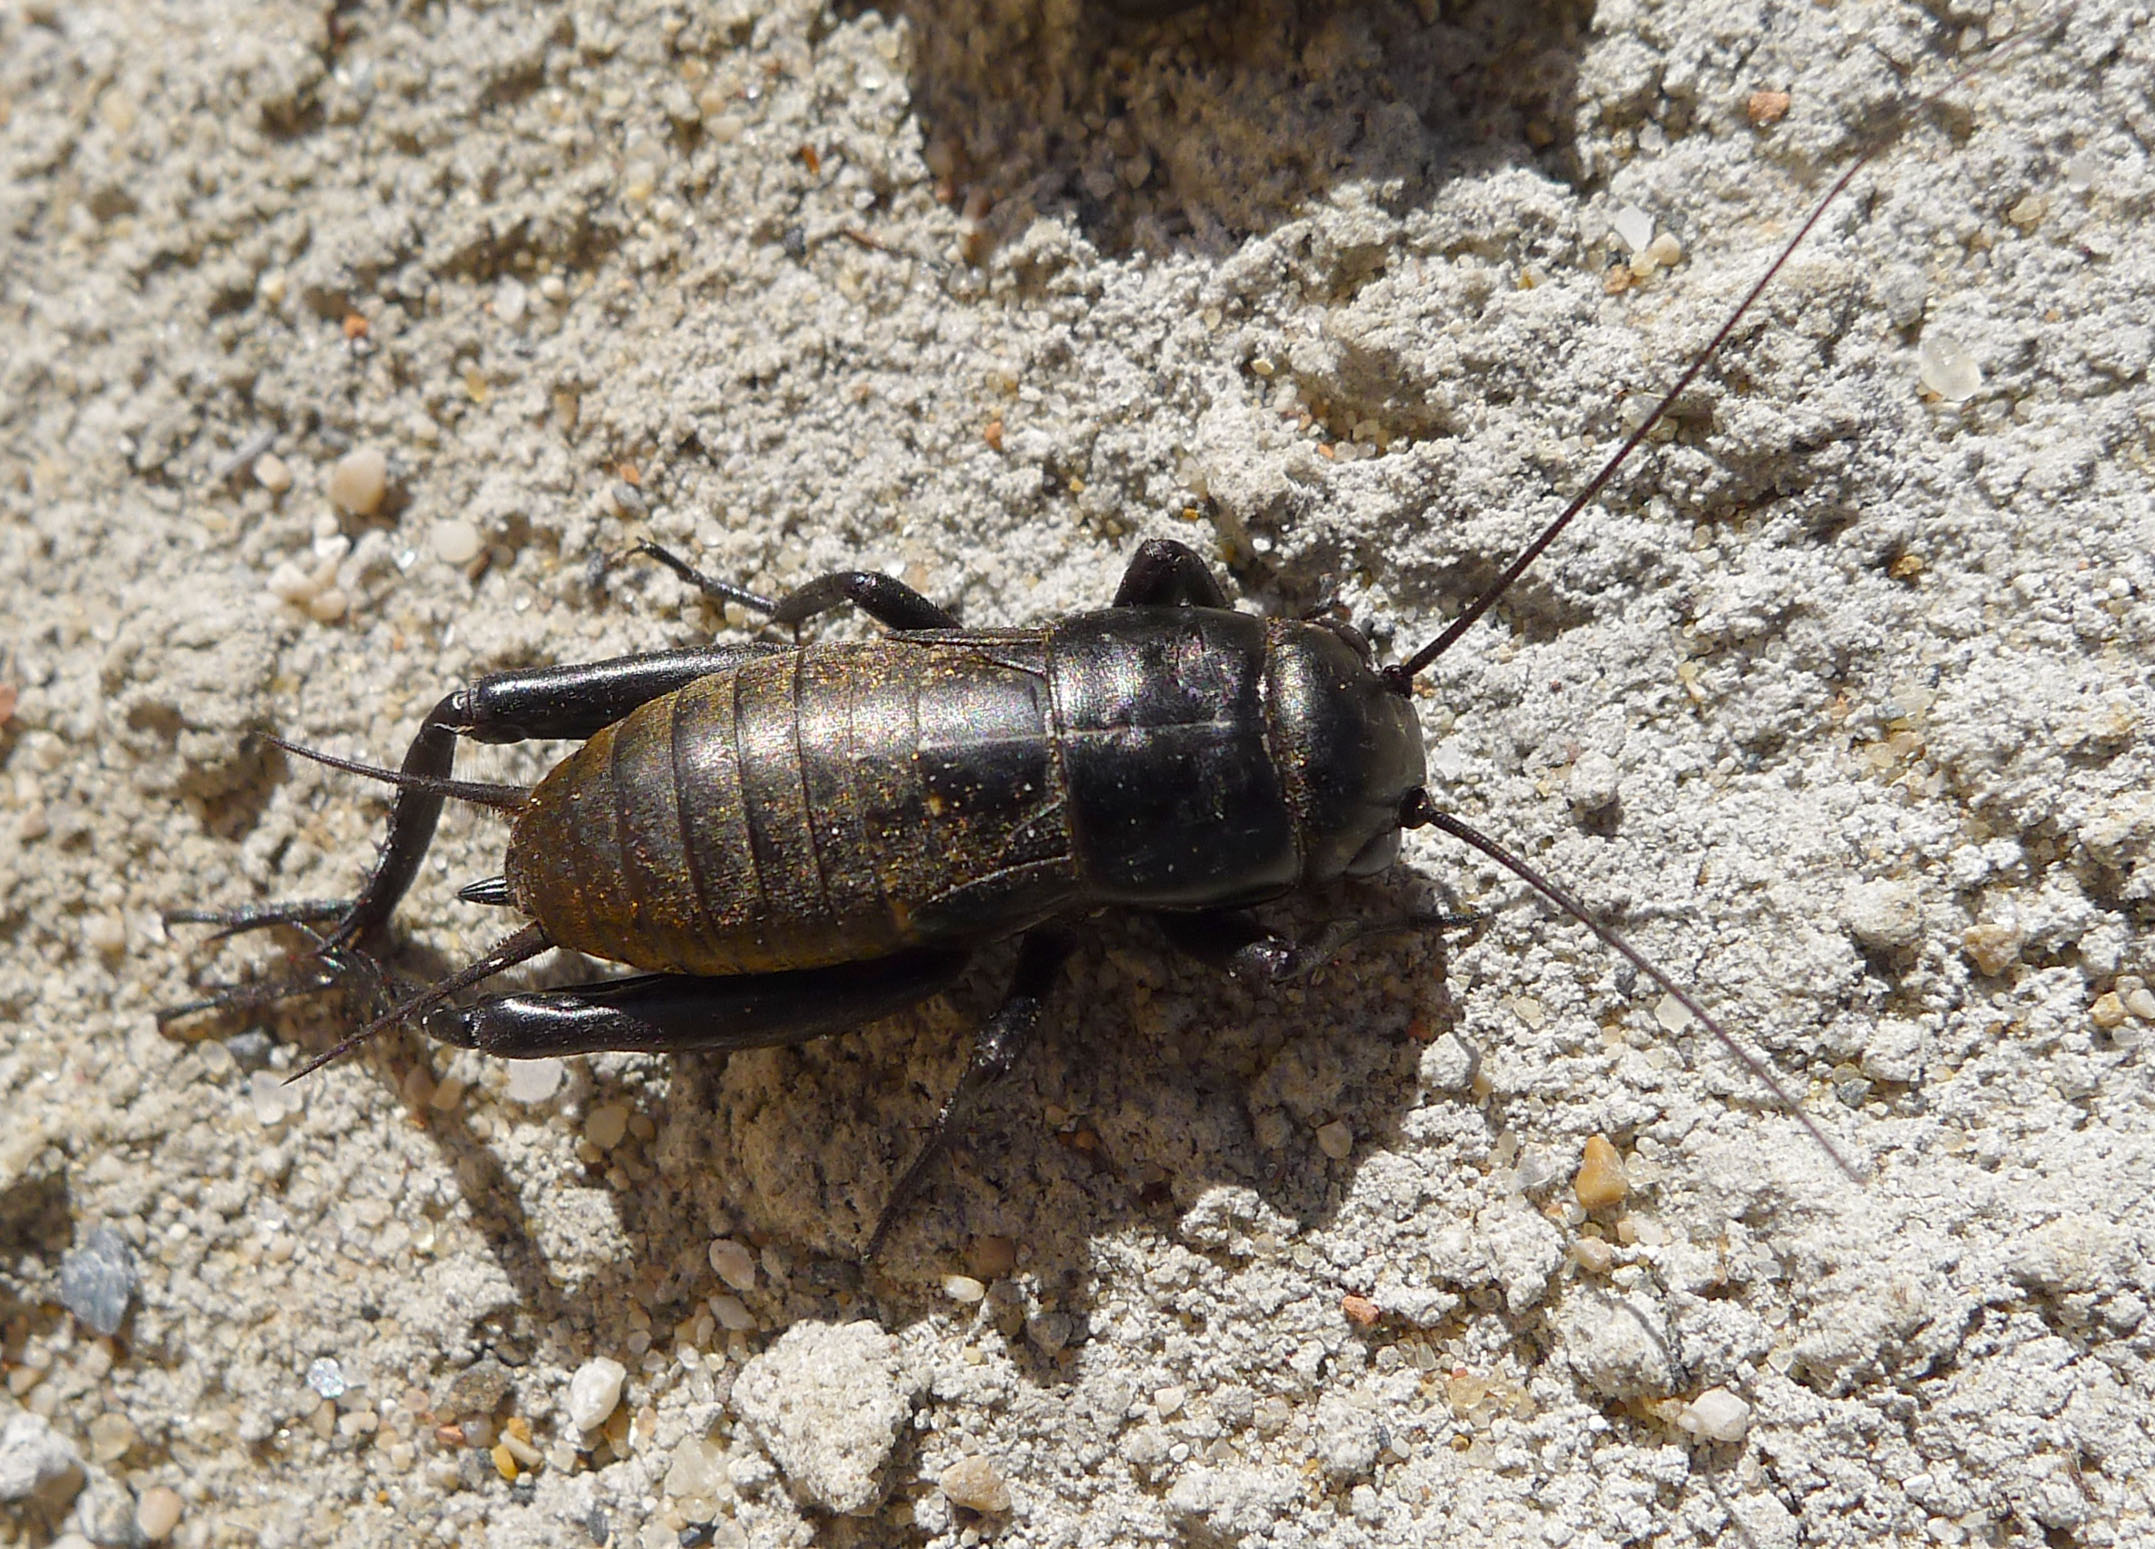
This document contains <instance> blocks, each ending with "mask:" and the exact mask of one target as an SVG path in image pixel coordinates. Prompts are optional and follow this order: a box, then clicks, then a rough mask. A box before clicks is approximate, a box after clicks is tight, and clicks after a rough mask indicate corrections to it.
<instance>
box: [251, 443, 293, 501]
mask: <svg viewBox="0 0 2155 1549" xmlns="http://www.w3.org/2000/svg"><path fill="white" fill-rule="evenodd" d="M254 481H255V483H257V484H259V485H261V486H262V488H264V489H266V490H268V491H269V492H270V493H271V494H272V495H281V494H283V493H284V492H285V491H286V490H288V489H290V488H291V487H292V465H291V464H290V463H288V462H286V461H285V460H284V459H283V458H281V457H279V456H278V455H277V454H276V453H275V452H264V453H263V454H262V455H261V456H260V457H257V458H256V459H255V460H254Z"/></svg>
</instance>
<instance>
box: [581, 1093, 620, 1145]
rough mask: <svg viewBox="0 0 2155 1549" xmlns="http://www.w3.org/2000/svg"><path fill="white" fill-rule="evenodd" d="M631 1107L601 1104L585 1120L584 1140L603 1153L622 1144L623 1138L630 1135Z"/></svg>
mask: <svg viewBox="0 0 2155 1549" xmlns="http://www.w3.org/2000/svg"><path fill="white" fill-rule="evenodd" d="M628 1128H629V1105H628V1104H627V1103H601V1104H599V1106H598V1107H596V1108H594V1109H592V1110H591V1116H590V1117H589V1118H587V1119H585V1120H584V1139H586V1140H588V1141H590V1142H591V1143H592V1144H593V1145H595V1146H597V1147H598V1148H599V1149H600V1150H601V1151H611V1150H613V1148H614V1147H615V1146H618V1145H620V1144H621V1137H622V1136H623V1135H625V1134H627V1133H628Z"/></svg>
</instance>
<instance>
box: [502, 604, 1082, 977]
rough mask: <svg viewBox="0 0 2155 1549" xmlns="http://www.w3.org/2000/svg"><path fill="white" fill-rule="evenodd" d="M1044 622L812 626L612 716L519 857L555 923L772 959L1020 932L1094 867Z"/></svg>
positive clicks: (605, 939)
mask: <svg viewBox="0 0 2155 1549" xmlns="http://www.w3.org/2000/svg"><path fill="white" fill-rule="evenodd" d="M1046 665H1047V642H1046V637H1045V635H1044V634H1039V633H1030V632H1028V633H1025V634H1015V635H1012V636H1009V637H1005V638H1002V639H999V640H997V641H996V642H995V648H994V649H993V650H992V651H988V650H983V649H982V648H981V647H980V646H979V645H977V644H974V643H965V644H959V643H956V642H952V643H947V644H946V643H939V642H935V641H922V640H917V639H915V640H881V641H869V642H863V643H857V644H830V645H814V646H807V647H804V648H802V649H801V650H799V651H796V652H790V653H787V654H784V655H777V656H772V657H767V658H763V659H760V660H757V661H753V662H750V663H747V664H746V665H744V666H742V667H741V668H739V669H737V670H736V671H733V672H729V673H722V674H718V675H715V676H712V677H709V678H703V679H700V680H698V681H697V682H695V683H692V684H690V685H689V686H688V687H686V688H684V689H681V690H680V691H678V692H677V693H674V694H671V695H668V696H666V697H665V698H663V699H659V700H655V701H653V702H652V703H650V704H647V705H645V706H643V707H642V708H641V709H639V710H637V711H636V712H635V713H633V714H632V715H630V716H628V717H627V718H626V719H625V720H622V721H620V722H618V723H617V724H615V725H614V726H611V727H609V728H607V729H606V730H605V731H602V732H601V733H600V734H599V735H598V736H596V737H594V738H592V739H591V740H590V741H589V742H587V743H586V744H585V745H584V746H583V747H582V748H580V749H579V750H577V752H576V753H574V754H573V755H571V756H570V757H569V758H568V759H567V760H565V761H564V762H563V763H562V764H561V765H559V766H558V767H557V768H555V769H554V770H553V771H552V772H551V773H550V774H548V775H547V777H546V778H545V779H544V780H543V781H541V782H540V784H539V786H538V787H537V789H536V790H535V791H534V792H533V793H532V799H531V802H530V804H529V805H528V806H527V807H526V808H525V809H524V810H523V811H522V812H520V813H519V814H518V817H517V820H516V827H515V831H514V833H513V834H512V836H511V839H510V843H509V854H508V862H507V876H508V880H509V886H510V891H511V895H512V897H513V898H514V899H515V901H516V903H517V905H518V906H519V907H520V908H521V909H523V910H524V912H525V913H527V914H529V915H530V916H531V917H532V918H534V919H535V920H537V921H538V922H539V923H540V925H542V926H543V927H544V928H545V930H546V931H547V933H548V935H550V936H551V937H552V938H553V939H554V941H555V942H556V943H557V944H559V945H561V946H565V947H572V948H575V949H577V950H579V951H584V952H589V953H591V954H593V955H595V956H599V957H605V958H610V959H613V960H615V961H618V962H623V963H628V964H630V965H632V966H634V967H637V968H641V969H646V970H649V971H656V972H668V973H692V974H737V973H757V972H765V971H770V970H776V969H785V968H811V967H817V966H820V965H825V964H831V963H840V962H853V961H858V960H861V959H865V958H870V957H876V956H880V955H882V954H884V953H887V952H891V951H895V950H897V949H899V948H901V947H905V946H910V945H917V944H920V943H924V942H933V941H941V940H962V941H976V940H986V939H990V938H993V937H996V936H1002V935H1007V934H1010V933H1012V932H1015V931H1019V930H1023V929H1024V928H1026V927H1027V926H1029V925H1033V924H1036V923H1038V922H1039V921H1040V920H1042V919H1044V918H1046V917H1048V916H1049V915H1052V914H1055V913H1057V912H1060V911H1061V910H1062V909H1064V908H1066V907H1068V906H1069V905H1070V904H1071V902H1072V901H1073V899H1074V898H1075V896H1076V890H1077V887H1078V876H1077V871H1076V868H1075V866H1074V864H1073V860H1072V857H1071V853H1070V850H1071V845H1070V836H1069V829H1068V826H1067V823H1066V820H1065V812H1064V800H1063V792H1062V776H1061V774H1060V771H1059V769H1058V767H1057V762H1056V759H1055V757H1054V751H1055V749H1054V738H1053V736H1052V731H1053V720H1054V712H1053V709H1052V705H1051V702H1050V696H1049V691H1048V683H1047V675H1046Z"/></svg>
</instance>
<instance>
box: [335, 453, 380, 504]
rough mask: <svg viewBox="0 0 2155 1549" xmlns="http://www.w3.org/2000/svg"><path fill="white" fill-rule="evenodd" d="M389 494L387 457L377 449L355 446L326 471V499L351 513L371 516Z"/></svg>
mask: <svg viewBox="0 0 2155 1549" xmlns="http://www.w3.org/2000/svg"><path fill="white" fill-rule="evenodd" d="M388 493H389V459H388V458H387V457H386V456H384V455H383V454H382V452H381V451H380V449H379V448H376V447H371V446H355V447H353V448H352V449H351V450H350V451H349V452H346V453H345V454H344V455H343V456H342V457H340V458H338V459H337V465H336V466H335V467H334V468H332V469H330V470H329V498H330V500H331V501H332V502H334V503H335V504H336V505H337V506H338V508H340V509H341V510H345V511H349V512H351V513H352V514H353V515H354V516H372V515H373V514H374V513H375V512H376V511H379V510H380V509H381V506H382V497H383V496H384V495H386V494H388Z"/></svg>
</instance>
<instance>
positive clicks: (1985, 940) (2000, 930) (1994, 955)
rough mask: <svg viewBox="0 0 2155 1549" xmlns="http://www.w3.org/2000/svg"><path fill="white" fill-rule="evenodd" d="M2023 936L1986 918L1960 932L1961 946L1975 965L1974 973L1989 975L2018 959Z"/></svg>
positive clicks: (2003, 970)
mask: <svg viewBox="0 0 2155 1549" xmlns="http://www.w3.org/2000/svg"><path fill="white" fill-rule="evenodd" d="M2022 939H2023V938H2022V935H2021V933H2020V932H2019V931H2018V930H2015V929H2014V928H2013V927H2012V926H2009V925H2000V924H1997V923H1995V922H1991V921H1986V922H1985V923H1983V924H1980V925H1971V926H1969V927H1968V928H1967V929H1966V930H1964V931H1962V932H1961V933H1960V949H1961V951H1962V952H1963V953H1964V954H1965V955H1966V956H1967V959H1968V961H1969V962H1971V963H1973V964H1975V968H1976V972H1977V973H1980V974H1982V975H1984V976H1985V977H1986V978H1988V977H1991V976H1994V975H1997V974H2002V973H2004V972H2005V971H2006V970H2007V969H2008V968H2010V967H2012V966H2013V965H2014V964H2015V963H2017V962H2018V961H2020V947H2021V942H2022Z"/></svg>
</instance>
